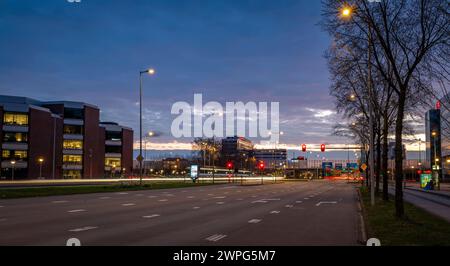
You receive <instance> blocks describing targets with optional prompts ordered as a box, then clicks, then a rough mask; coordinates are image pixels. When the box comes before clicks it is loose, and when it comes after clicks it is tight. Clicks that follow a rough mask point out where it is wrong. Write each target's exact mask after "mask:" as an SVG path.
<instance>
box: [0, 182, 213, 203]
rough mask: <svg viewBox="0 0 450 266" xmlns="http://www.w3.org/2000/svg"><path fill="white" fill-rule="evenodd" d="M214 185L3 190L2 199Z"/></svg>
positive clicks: (104, 186)
mask: <svg viewBox="0 0 450 266" xmlns="http://www.w3.org/2000/svg"><path fill="white" fill-rule="evenodd" d="M207 185H212V183H196V184H194V183H183V182H171V183H169V182H161V183H151V184H144V185H142V186H139V185H131V184H126V185H125V184H120V185H119V184H117V185H92V186H55V187H35V188H29V187H27V188H1V189H0V199H14V198H29V197H45V196H61V195H74V194H89V193H102V192H121V191H139V190H152V189H169V188H182V187H199V186H207Z"/></svg>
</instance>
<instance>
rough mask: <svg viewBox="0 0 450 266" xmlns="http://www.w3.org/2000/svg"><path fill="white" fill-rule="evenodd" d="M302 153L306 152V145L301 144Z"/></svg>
mask: <svg viewBox="0 0 450 266" xmlns="http://www.w3.org/2000/svg"><path fill="white" fill-rule="evenodd" d="M302 151H303V152H306V144H302Z"/></svg>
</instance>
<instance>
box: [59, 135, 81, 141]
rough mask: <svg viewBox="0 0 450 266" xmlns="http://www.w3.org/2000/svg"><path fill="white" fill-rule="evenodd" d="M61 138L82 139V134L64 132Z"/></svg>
mask: <svg viewBox="0 0 450 266" xmlns="http://www.w3.org/2000/svg"><path fill="white" fill-rule="evenodd" d="M63 138H64V139H67V140H83V135H81V134H64V135H63Z"/></svg>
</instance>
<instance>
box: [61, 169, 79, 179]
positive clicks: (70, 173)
mask: <svg viewBox="0 0 450 266" xmlns="http://www.w3.org/2000/svg"><path fill="white" fill-rule="evenodd" d="M63 178H67V179H79V178H81V171H80V170H64V171H63Z"/></svg>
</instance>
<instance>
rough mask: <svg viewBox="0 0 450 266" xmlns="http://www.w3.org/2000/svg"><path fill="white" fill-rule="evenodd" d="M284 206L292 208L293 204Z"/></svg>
mask: <svg viewBox="0 0 450 266" xmlns="http://www.w3.org/2000/svg"><path fill="white" fill-rule="evenodd" d="M284 207H286V208H292V207H294V205H286V206H284Z"/></svg>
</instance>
